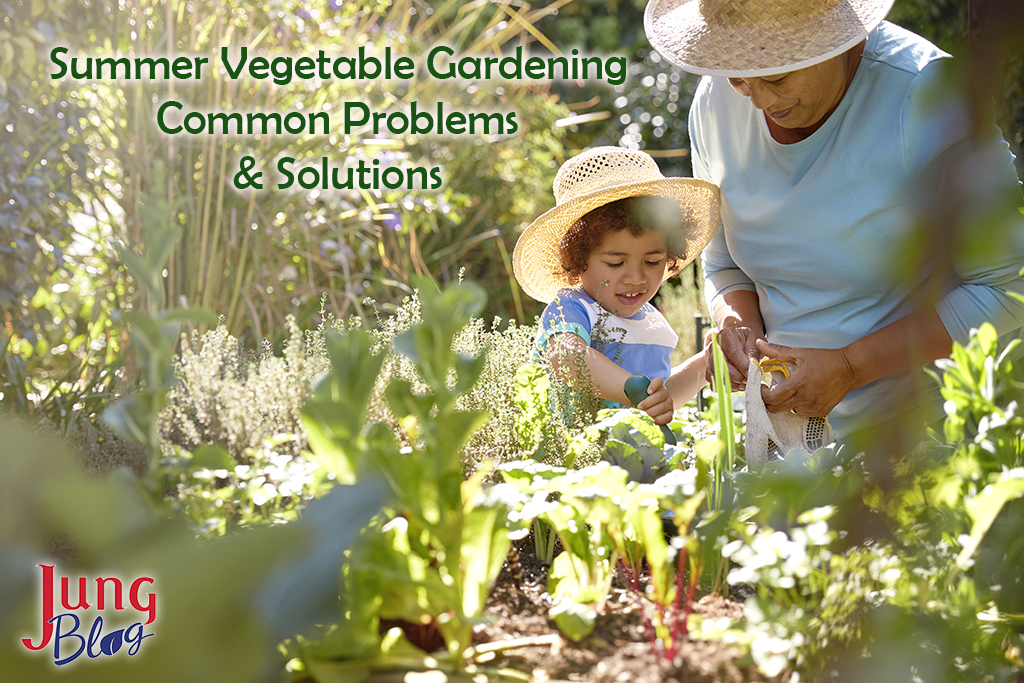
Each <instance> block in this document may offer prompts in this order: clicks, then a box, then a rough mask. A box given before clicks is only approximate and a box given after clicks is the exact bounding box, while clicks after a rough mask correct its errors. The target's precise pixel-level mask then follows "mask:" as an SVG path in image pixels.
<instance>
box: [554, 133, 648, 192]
mask: <svg viewBox="0 0 1024 683" xmlns="http://www.w3.org/2000/svg"><path fill="white" fill-rule="evenodd" d="M664 179H665V176H663V175H662V174H661V169H659V168H658V164H657V163H656V162H655V161H654V159H653V158H652V157H651V155H650V154H644V153H643V152H637V151H634V150H631V149H623V148H622V147H595V148H594V149H592V150H590V151H589V152H584V153H583V154H580V155H578V156H575V157H573V158H572V159H569V160H568V161H566V162H565V163H564V164H562V167H561V168H560V169H558V173H556V174H555V182H554V190H555V206H558V205H560V204H562V203H564V202H567V201H571V200H572V199H575V198H576V197H580V196H582V195H585V194H589V193H591V192H597V191H598V190H600V189H602V188H605V187H611V186H612V185H623V184H626V183H635V182H643V181H645V180H664Z"/></svg>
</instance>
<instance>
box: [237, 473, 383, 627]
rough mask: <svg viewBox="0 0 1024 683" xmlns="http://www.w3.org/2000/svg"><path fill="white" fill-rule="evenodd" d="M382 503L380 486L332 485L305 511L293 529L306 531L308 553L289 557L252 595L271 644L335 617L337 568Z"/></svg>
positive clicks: (336, 609)
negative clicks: (270, 631)
mask: <svg viewBox="0 0 1024 683" xmlns="http://www.w3.org/2000/svg"><path fill="white" fill-rule="evenodd" d="M383 501H384V496H383V488H382V487H381V486H380V484H379V483H376V482H371V483H364V484H359V485H356V486H336V487H334V489H332V490H331V492H330V493H328V494H327V495H326V496H324V497H323V498H321V499H319V500H315V501H313V502H312V503H311V504H310V505H309V506H308V507H307V508H306V510H305V511H304V512H303V514H302V517H301V518H300V519H299V521H298V522H297V523H296V525H297V526H298V527H300V528H303V529H308V534H309V536H310V537H311V539H312V544H311V545H310V552H308V553H307V554H305V555H297V556H294V557H292V558H290V561H289V562H288V564H286V565H285V566H283V567H282V568H281V569H280V570H278V571H277V572H276V573H275V574H274V575H273V576H272V577H270V578H269V579H268V581H267V583H266V584H265V585H264V586H263V587H262V588H261V590H260V591H259V594H258V595H259V597H258V600H257V604H258V605H259V607H260V609H261V611H262V612H263V613H264V614H265V615H266V617H267V623H268V624H270V625H271V627H272V629H273V636H274V639H275V640H283V639H285V638H288V637H291V636H293V635H295V634H297V633H303V632H305V631H308V630H309V629H310V628H311V627H312V626H313V625H314V624H318V623H320V624H325V623H330V622H332V621H334V620H335V619H337V617H338V606H337V603H336V600H337V597H338V593H339V585H338V580H339V572H338V569H339V567H341V564H342V560H343V559H344V554H345V551H347V550H348V548H349V546H350V545H351V543H352V541H353V540H354V539H355V538H356V536H357V535H358V534H359V532H360V530H361V529H362V528H363V527H364V526H365V525H366V523H367V522H369V521H370V518H371V517H373V516H374V515H375V514H377V513H378V512H379V511H380V509H381V505H382V504H383Z"/></svg>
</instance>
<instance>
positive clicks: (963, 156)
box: [644, 0, 1024, 440]
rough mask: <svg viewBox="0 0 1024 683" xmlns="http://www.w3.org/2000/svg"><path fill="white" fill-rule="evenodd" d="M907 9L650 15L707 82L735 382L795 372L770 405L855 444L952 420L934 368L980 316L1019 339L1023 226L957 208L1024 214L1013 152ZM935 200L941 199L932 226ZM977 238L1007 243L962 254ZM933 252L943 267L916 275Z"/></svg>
mask: <svg viewBox="0 0 1024 683" xmlns="http://www.w3.org/2000/svg"><path fill="white" fill-rule="evenodd" d="M892 3H893V0H651V1H650V3H649V4H648V6H647V10H646V14H645V21H644V24H645V29H646V31H647V36H648V38H649V39H650V42H651V44H652V45H653V46H654V48H655V49H656V50H657V51H658V52H660V53H661V54H662V55H663V56H664V57H665V58H666V59H667V60H668V61H669V62H671V63H673V64H675V65H676V66H678V67H680V68H682V69H684V70H686V71H689V72H692V73H696V74H702V75H703V76H704V78H702V79H701V81H700V84H699V86H698V88H697V91H696V94H695V96H694V100H693V105H692V107H691V109H690V118H689V132H690V142H691V154H692V161H693V175H694V176H695V177H697V178H702V179H704V180H707V181H710V182H712V183H715V184H716V185H718V186H719V187H720V188H721V198H722V209H721V213H722V229H721V230H720V231H719V233H718V234H717V235H716V236H715V238H714V239H713V240H712V241H711V243H710V244H709V246H708V247H707V249H706V250H705V251H704V253H703V256H702V263H703V266H704V272H705V278H706V282H705V289H706V292H707V298H708V305H709V308H710V310H711V313H712V315H713V317H714V320H715V324H716V325H717V327H719V328H720V329H721V339H722V345H723V349H724V351H725V355H726V357H727V359H728V362H729V365H730V375H731V379H732V382H733V386H734V388H737V389H738V388H742V387H743V386H744V385H745V379H746V371H747V367H748V359H749V358H757V357H760V356H762V355H763V356H770V357H775V358H780V359H783V360H785V361H787V362H788V363H789V364H790V365H791V366H792V367H793V368H794V371H793V373H792V375H791V376H790V377H789V378H788V379H787V380H785V381H783V382H781V383H780V384H777V385H775V386H774V387H773V388H772V389H770V390H769V389H768V388H767V387H765V388H763V389H762V396H763V397H764V400H765V405H766V407H767V408H768V410H769V411H770V412H773V413H779V412H783V411H793V412H795V413H796V414H798V415H803V416H806V417H813V416H824V415H829V421H830V422H831V423H832V426H833V427H834V429H835V432H836V436H837V437H838V438H840V440H845V437H847V436H849V435H850V434H851V433H852V432H854V431H856V430H857V429H859V428H860V427H861V426H862V425H863V424H866V423H865V422H861V420H863V419H866V420H868V421H877V420H878V419H879V417H880V416H892V415H894V414H899V413H902V412H904V411H909V410H911V409H921V411H919V412H915V413H914V415H915V416H917V417H916V418H915V419H917V418H920V417H924V418H925V419H926V420H927V421H934V420H937V419H939V418H941V415H942V412H941V406H942V403H941V397H940V396H939V394H938V389H937V386H936V384H935V382H934V380H932V379H930V378H927V377H925V376H924V373H922V372H920V369H921V368H922V367H923V366H925V365H926V364H927V363H930V362H931V361H934V360H936V359H938V358H942V357H946V356H948V355H949V353H950V351H951V348H952V342H953V341H954V340H955V341H957V342H960V343H966V342H967V340H968V338H969V335H970V330H971V328H976V327H979V326H980V325H981V324H982V323H983V322H985V321H989V322H991V323H993V324H994V325H995V327H996V329H997V330H998V331H999V332H1000V334H1011V333H1012V334H1018V333H1019V328H1021V326H1022V325H1024V304H1022V303H1021V301H1020V300H1018V299H1016V298H1015V297H1013V296H1011V295H1010V292H1024V279H1022V277H1021V275H1020V270H1021V267H1022V266H1024V229H1022V226H1021V224H1020V219H1021V216H1020V214H1018V213H1016V212H1015V211H1014V210H1013V206H1012V204H1008V205H1007V209H1008V210H1006V211H1003V212H1001V213H1000V214H999V216H998V217H997V218H996V219H993V218H992V216H991V215H987V216H986V220H987V221H988V222H986V223H984V225H983V226H982V227H978V223H977V220H975V219H976V217H974V218H972V217H971V216H970V215H967V214H969V213H970V212H969V211H968V210H967V209H966V208H965V206H964V203H963V202H960V201H959V200H958V199H956V197H958V196H959V195H958V194H957V193H960V194H964V193H966V192H967V191H968V190H970V191H972V192H976V191H980V190H988V189H991V190H995V189H1002V190H1009V191H1011V192H1015V193H1016V195H1015V199H1014V200H1013V201H1014V202H1016V205H1018V206H1019V205H1020V187H1019V185H1020V184H1019V182H1018V180H1017V177H1016V174H1015V172H1014V170H1013V155H1012V154H1011V153H1010V151H1009V148H1008V146H1007V144H1006V143H1005V141H1003V139H1002V137H1001V136H1000V134H999V132H998V130H997V129H996V128H995V126H994V125H993V126H988V127H985V129H984V130H983V131H979V130H977V129H976V128H975V126H974V125H973V123H972V119H971V117H970V116H969V111H968V106H967V104H966V103H965V102H964V101H962V99H961V98H960V97H959V96H958V95H956V94H954V93H952V92H950V91H948V90H947V91H945V92H943V91H942V89H941V88H940V87H938V86H939V85H940V83H941V82H942V79H941V78H940V72H941V71H942V70H943V63H944V62H947V61H948V59H947V58H948V57H949V55H947V54H946V53H944V52H942V51H941V50H939V49H938V48H936V47H935V46H934V45H932V44H931V43H929V42H928V41H926V40H924V39H923V38H921V37H919V36H917V35H915V34H913V33H911V32H909V31H906V30H904V29H902V28H900V27H898V26H896V25H894V24H891V23H889V22H886V21H883V19H884V17H885V15H886V13H887V12H888V11H889V9H890V7H891V6H892ZM968 167H970V168H971V169H972V170H971V171H970V173H964V169H966V168H968ZM965 176H966V179H965ZM972 183H973V184H972ZM965 184H966V185H970V187H968V188H966V189H965ZM923 185H928V186H930V187H931V188H932V189H933V190H939V192H937V193H935V194H933V195H932V197H933V201H935V202H938V204H933V208H934V206H941V207H942V210H938V211H933V215H932V217H931V218H932V219H934V220H931V221H930V222H929V221H928V220H926V218H927V216H923V214H922V211H921V210H920V209H921V207H922V206H926V205H927V202H921V201H919V200H918V201H916V202H915V200H914V197H915V196H921V195H920V194H919V193H915V191H914V188H915V187H918V188H920V187H921V186H923ZM979 188H980V189H979ZM992 206H994V205H992ZM989 208H991V206H990V207H989ZM989 213H990V214H991V213H992V212H989ZM953 214H957V216H953ZM953 218H957V219H958V220H959V219H962V220H961V221H960V222H959V223H958V226H959V228H958V229H959V232H958V229H952V230H950V229H948V228H949V223H950V221H952V219H953ZM972 220H975V222H973V223H972V222H971V221H972ZM979 220H980V219H979ZM993 220H994V222H992V221H993ZM964 226H967V229H968V230H975V231H977V230H985V231H991V235H990V236H989V238H988V239H989V241H991V242H992V245H991V246H992V247H993V248H992V249H989V250H985V251H986V253H985V254H984V255H983V256H981V257H978V256H977V255H976V254H975V253H974V252H973V251H972V252H971V254H970V257H968V254H967V250H962V249H961V250H956V249H951V248H952V247H953V245H954V244H955V243H956V239H957V235H958V234H963V229H964ZM915 244H916V245H917V246H916V247H915V246H914V245H915ZM922 245H924V248H922ZM957 252H960V253H957ZM922 254H925V255H928V254H932V255H937V256H938V258H931V259H928V258H925V259H924V262H922V263H920V264H917V265H914V266H913V267H912V266H911V265H910V264H914V263H915V259H918V260H920V259H921V258H922ZM944 256H948V258H943V257H944ZM917 266H920V267H917ZM769 342H770V343H769ZM709 367H711V365H710V364H709ZM709 372H710V371H709Z"/></svg>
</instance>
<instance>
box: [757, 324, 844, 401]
mask: <svg viewBox="0 0 1024 683" xmlns="http://www.w3.org/2000/svg"><path fill="white" fill-rule="evenodd" d="M757 348H758V350H759V351H760V352H761V354H763V355H764V356H766V357H768V358H778V359H779V360H783V361H785V362H786V363H788V364H789V366H790V375H789V377H787V378H786V379H784V380H783V381H781V382H779V383H778V384H776V385H775V386H774V387H772V388H771V389H769V388H768V387H765V386H763V387H761V398H762V399H764V406H765V408H767V410H768V412H769V413H784V412H787V411H792V412H794V413H796V414H797V415H802V416H803V417H824V416H826V415H828V414H829V412H831V410H832V409H833V408H835V407H836V405H837V404H838V403H839V402H840V401H842V400H843V399H844V398H846V395H847V394H848V393H850V392H851V391H853V390H854V389H855V388H856V386H855V384H854V374H853V369H852V368H851V366H850V364H849V362H848V361H847V358H846V354H845V352H844V351H843V350H842V349H794V348H790V347H788V346H779V345H777V344H769V343H768V342H767V341H765V340H763V339H760V340H758V341H757Z"/></svg>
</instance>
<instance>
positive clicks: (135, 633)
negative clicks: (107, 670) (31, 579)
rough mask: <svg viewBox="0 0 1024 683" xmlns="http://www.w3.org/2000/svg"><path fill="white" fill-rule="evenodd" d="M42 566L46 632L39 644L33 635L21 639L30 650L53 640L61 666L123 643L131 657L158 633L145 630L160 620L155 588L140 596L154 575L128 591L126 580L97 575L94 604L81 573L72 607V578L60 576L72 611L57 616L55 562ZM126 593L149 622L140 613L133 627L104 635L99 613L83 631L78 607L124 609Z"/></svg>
mask: <svg viewBox="0 0 1024 683" xmlns="http://www.w3.org/2000/svg"><path fill="white" fill-rule="evenodd" d="M39 568H40V569H42V570H43V572H42V574H43V577H42V579H43V580H42V588H43V591H42V593H43V603H42V629H43V633H42V636H41V638H40V641H39V644H38V645H35V644H33V643H32V639H31V638H22V640H21V642H22V643H23V644H24V645H25V647H27V648H28V649H29V650H42V649H43V648H44V647H46V646H47V645H49V644H50V641H51V640H52V641H53V663H54V664H56V665H57V666H63V665H64V664H67V663H69V662H73V661H75V660H76V659H78V657H79V656H80V655H82V654H83V653H84V654H85V655H87V656H88V657H89V658H90V659H95V658H97V657H101V656H104V655H106V656H110V655H113V654H116V653H117V652H118V651H119V650H120V649H121V648H122V647H123V646H127V652H128V655H129V656H131V655H134V654H135V653H137V652H138V651H139V648H140V647H141V646H142V641H143V640H144V639H146V638H148V637H150V636H151V635H154V634H152V633H145V632H144V631H145V627H146V626H148V625H149V624H152V623H153V621H154V620H155V619H156V593H155V592H152V591H151V592H148V593H146V594H145V595H144V596H140V592H141V591H142V588H143V584H149V585H150V586H152V584H153V579H152V578H150V577H148V576H140V577H139V578H137V579H135V580H134V581H133V582H132V583H131V584H130V586H129V588H128V589H127V591H125V586H124V582H122V581H121V580H120V579H117V578H113V577H111V578H104V577H97V578H96V580H95V586H96V587H95V592H94V593H93V603H92V605H90V603H89V594H88V584H89V581H88V579H87V578H86V577H84V576H81V577H79V578H78V602H77V603H76V604H75V605H74V606H72V604H71V596H70V595H69V594H70V593H71V587H70V585H69V584H71V579H70V578H69V577H67V576H62V577H60V604H61V606H62V607H63V608H64V609H66V610H71V611H69V612H65V613H64V614H57V615H56V616H54V612H55V611H56V608H57V606H56V604H55V603H54V592H55V588H56V579H55V578H54V571H53V569H54V565H51V564H41V565H39ZM126 592H127V598H128V604H129V605H130V606H131V608H132V609H134V610H135V611H136V612H138V613H139V615H145V617H146V621H145V623H143V622H142V621H141V616H140V617H139V619H140V621H136V622H135V623H133V624H132V625H131V626H128V627H127V628H119V629H116V630H113V631H111V632H109V633H107V634H106V635H104V634H103V615H102V614H97V615H96V619H95V620H94V621H93V622H92V627H91V628H90V629H89V635H88V636H85V635H83V633H84V631H83V632H82V633H79V632H78V629H79V627H80V626H81V625H82V620H81V619H79V618H78V614H76V613H75V611H76V610H83V613H84V610H89V609H90V607H92V608H94V609H95V611H96V612H104V611H105V610H108V609H110V608H113V610H114V611H115V612H121V611H123V610H126V609H128V607H126V606H125V604H124V603H125V593H126ZM140 599H142V600H145V602H144V603H143V602H141V601H140ZM111 603H113V604H111Z"/></svg>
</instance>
